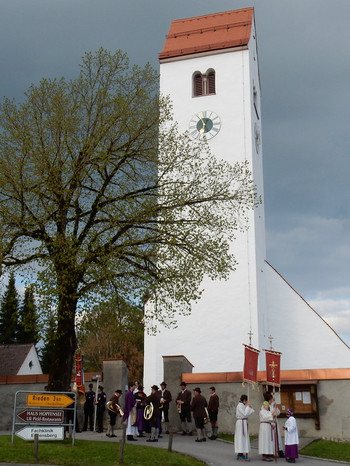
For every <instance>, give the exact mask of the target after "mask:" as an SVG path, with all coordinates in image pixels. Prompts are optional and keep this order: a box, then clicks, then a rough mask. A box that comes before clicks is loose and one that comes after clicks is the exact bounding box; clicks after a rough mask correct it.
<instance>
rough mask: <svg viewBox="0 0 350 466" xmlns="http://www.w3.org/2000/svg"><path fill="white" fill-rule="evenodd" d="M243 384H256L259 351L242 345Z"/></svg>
mask: <svg viewBox="0 0 350 466" xmlns="http://www.w3.org/2000/svg"><path fill="white" fill-rule="evenodd" d="M243 346H244V368H243V382H250V383H253V384H257V383H258V357H259V353H260V351H259V350H257V349H255V348H253V347H252V346H248V345H244V344H243Z"/></svg>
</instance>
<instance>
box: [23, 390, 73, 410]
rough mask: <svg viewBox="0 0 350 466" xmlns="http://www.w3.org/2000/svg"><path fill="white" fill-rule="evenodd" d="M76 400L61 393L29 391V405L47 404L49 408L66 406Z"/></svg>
mask: <svg viewBox="0 0 350 466" xmlns="http://www.w3.org/2000/svg"><path fill="white" fill-rule="evenodd" d="M73 402H74V400H73V399H72V398H70V397H69V396H67V395H60V394H59V393H52V394H51V393H29V394H28V395H27V406H45V407H47V408H66V407H67V406H69V405H70V404H72V403H73Z"/></svg>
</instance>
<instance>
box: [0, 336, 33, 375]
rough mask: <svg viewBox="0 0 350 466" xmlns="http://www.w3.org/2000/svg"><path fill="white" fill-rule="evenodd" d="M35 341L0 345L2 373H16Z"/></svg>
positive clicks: (0, 370)
mask: <svg viewBox="0 0 350 466" xmlns="http://www.w3.org/2000/svg"><path fill="white" fill-rule="evenodd" d="M32 346H33V343H29V344H25V345H24V344H23V345H0V375H16V374H17V372H18V371H19V370H20V368H21V366H22V364H23V362H24V360H25V358H26V357H27V355H28V353H29V351H30V350H31V348H32Z"/></svg>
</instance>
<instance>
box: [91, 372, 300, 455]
mask: <svg viewBox="0 0 350 466" xmlns="http://www.w3.org/2000/svg"><path fill="white" fill-rule="evenodd" d="M150 388H151V391H150V394H149V395H147V394H146V393H145V392H144V390H143V386H142V385H141V384H140V383H139V382H138V381H136V382H130V383H129V385H128V390H127V392H126V393H125V396H124V404H123V409H122V407H121V405H120V397H121V396H122V394H123V393H122V391H121V390H119V389H118V390H115V392H114V395H113V396H112V397H111V398H110V400H109V401H108V402H107V397H106V394H105V393H104V391H103V387H102V386H101V385H100V386H99V387H98V392H97V395H96V394H95V392H94V391H93V385H92V384H89V390H88V391H86V393H85V404H84V427H83V430H87V429H88V427H89V428H90V430H91V431H92V430H94V413H95V407H96V421H97V428H98V430H97V432H100V433H101V432H103V418H104V411H105V408H106V406H107V409H108V415H109V423H108V427H107V433H106V436H107V437H116V435H115V431H114V430H115V425H116V421H117V416H118V415H119V416H120V417H121V422H122V423H123V424H124V425H125V428H126V439H127V440H128V441H132V442H135V441H137V439H138V438H140V437H146V434H147V433H148V434H149V438H148V439H147V440H146V441H147V442H158V439H159V438H160V437H161V436H162V433H165V434H169V406H170V403H171V402H172V401H173V398H172V395H171V392H170V391H169V390H168V389H167V383H166V382H165V381H163V382H162V383H161V384H160V387H158V386H157V385H152V387H150ZM208 395H209V396H208V400H207V398H206V397H205V396H204V395H203V394H202V391H201V389H200V387H196V388H195V389H194V390H193V393H191V391H190V390H188V389H187V384H186V383H185V382H181V384H180V391H179V392H178V394H177V397H176V399H175V403H176V407H177V412H178V415H179V419H180V423H181V434H182V435H190V436H192V435H193V429H194V428H195V431H196V434H197V435H196V439H195V441H196V442H206V440H207V438H209V439H210V440H216V439H217V434H218V412H219V406H220V403H219V397H218V395H217V394H216V392H215V387H210V389H209V394H208ZM254 412H255V411H254V409H253V408H252V406H251V404H250V402H249V400H248V397H247V395H242V396H241V398H240V400H239V403H238V405H237V407H236V425H235V435H234V449H235V453H236V454H237V460H240V461H249V452H250V438H249V428H248V418H249V417H250V416H251V415H252V414H253V413H254ZM279 415H280V411H279V409H278V406H277V403H276V401H275V399H274V396H273V394H271V393H266V394H265V395H264V402H263V403H262V406H261V409H260V412H259V421H260V427H259V440H258V445H259V454H260V455H262V460H263V461H267V462H272V461H273V459H274V458H276V457H277V456H279V457H280V458H285V459H286V461H287V462H289V463H295V460H296V458H298V444H299V438H298V428H297V424H296V420H295V418H294V413H293V411H292V410H291V409H288V410H287V412H286V416H287V420H286V422H285V425H284V426H283V428H282V429H283V431H284V447H283V439H282V435H281V430H280V427H279V424H278V420H277V418H278V416H279ZM192 418H193V422H192ZM206 423H210V426H211V432H209V433H208V429H206V428H205V424H206Z"/></svg>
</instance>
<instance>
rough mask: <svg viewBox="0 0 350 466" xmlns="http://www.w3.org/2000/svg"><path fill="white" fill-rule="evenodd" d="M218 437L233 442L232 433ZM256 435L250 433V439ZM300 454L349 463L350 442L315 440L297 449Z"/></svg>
mask: <svg viewBox="0 0 350 466" xmlns="http://www.w3.org/2000/svg"><path fill="white" fill-rule="evenodd" d="M218 437H219V438H221V439H222V440H226V441H228V442H233V438H234V435H233V434H220V433H219V434H218ZM255 438H256V436H253V435H251V436H250V440H253V439H255ZM299 454H300V455H305V456H314V457H316V458H323V459H329V460H336V461H347V462H348V463H350V443H349V442H332V441H331V440H315V441H314V442H312V443H310V444H309V445H308V446H307V447H305V448H303V449H302V450H299Z"/></svg>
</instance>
